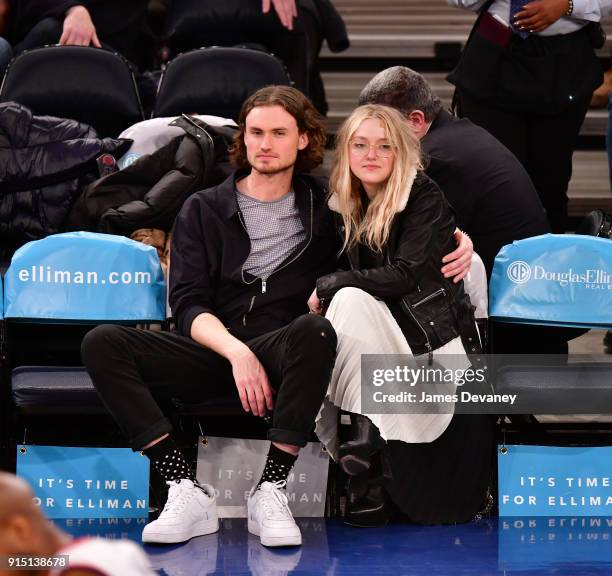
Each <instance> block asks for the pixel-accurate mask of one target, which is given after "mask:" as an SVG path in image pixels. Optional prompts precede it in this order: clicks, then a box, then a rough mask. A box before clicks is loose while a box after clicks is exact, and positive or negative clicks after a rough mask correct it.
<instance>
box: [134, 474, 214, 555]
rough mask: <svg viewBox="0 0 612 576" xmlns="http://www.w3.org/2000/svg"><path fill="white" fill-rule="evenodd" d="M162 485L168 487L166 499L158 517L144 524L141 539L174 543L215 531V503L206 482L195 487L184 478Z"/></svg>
mask: <svg viewBox="0 0 612 576" xmlns="http://www.w3.org/2000/svg"><path fill="white" fill-rule="evenodd" d="M166 484H168V486H170V490H169V491H168V501H167V502H166V505H165V506H164V509H163V510H162V513H161V514H160V515H159V518H158V519H157V520H154V521H153V522H150V523H149V524H147V525H146V526H145V527H144V530H143V531H142V541H143V542H148V543H155V544H175V543H177V542H185V541H186V540H189V539H190V538H194V537H195V536H204V535H205V534H212V533H213V532H217V530H219V518H218V516H217V502H216V500H215V492H214V489H213V487H212V486H211V485H210V484H203V485H202V486H199V485H195V484H194V483H193V482H192V481H191V480H188V479H186V478H183V479H182V480H173V481H172V482H166Z"/></svg>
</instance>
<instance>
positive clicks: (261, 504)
mask: <svg viewBox="0 0 612 576" xmlns="http://www.w3.org/2000/svg"><path fill="white" fill-rule="evenodd" d="M286 485H287V482H285V481H284V480H279V481H278V482H264V483H262V485H261V486H260V487H259V488H253V489H252V490H251V493H250V494H249V500H248V502H247V511H248V516H249V522H248V528H249V532H250V533H251V534H255V536H259V539H260V541H261V543H262V544H263V545H264V546H300V545H301V544H302V533H301V532H300V529H299V527H298V525H297V524H296V523H295V520H294V519H293V515H292V514H291V510H289V504H288V500H287V495H286V494H285V491H284V490H283V488H284V487H285V486H286Z"/></svg>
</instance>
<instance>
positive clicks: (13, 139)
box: [0, 102, 131, 256]
mask: <svg viewBox="0 0 612 576" xmlns="http://www.w3.org/2000/svg"><path fill="white" fill-rule="evenodd" d="M130 142H131V141H129V140H113V139H111V138H104V139H100V138H98V136H97V134H96V132H95V130H94V129H93V128H91V127H90V126H87V125H86V124H80V123H79V122H76V121H74V120H66V119H62V118H55V117H52V116H33V115H32V112H31V111H30V110H29V109H28V108H26V107H25V106H22V105H21V104H17V103H16V102H4V103H2V104H0V246H2V247H3V248H4V249H6V250H7V252H8V255H10V253H11V252H12V251H14V250H15V249H16V248H17V247H19V246H21V245H22V244H25V243H26V242H28V241H30V240H37V239H40V238H43V237H45V236H47V235H49V234H55V233H57V232H59V231H60V230H61V227H62V225H63V223H64V220H65V218H66V216H67V215H68V212H69V211H70V208H71V207H72V204H73V203H74V201H75V199H76V198H77V196H78V195H79V194H80V192H81V190H82V189H83V186H84V185H85V184H87V183H88V182H91V181H92V180H93V179H94V178H95V175H96V172H97V166H96V158H97V157H98V156H100V155H101V154H103V153H110V154H114V155H117V156H120V155H121V154H122V153H123V152H124V150H125V149H127V148H128V147H129V145H130ZM5 256H7V255H6V254H5Z"/></svg>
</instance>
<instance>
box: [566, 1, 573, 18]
mask: <svg viewBox="0 0 612 576" xmlns="http://www.w3.org/2000/svg"><path fill="white" fill-rule="evenodd" d="M573 11H574V0H567V12H566V13H565V15H566V16H571V15H572V12H573Z"/></svg>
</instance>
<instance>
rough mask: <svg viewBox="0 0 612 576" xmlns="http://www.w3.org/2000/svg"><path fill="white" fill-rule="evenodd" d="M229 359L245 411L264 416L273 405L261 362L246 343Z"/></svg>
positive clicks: (270, 390)
mask: <svg viewBox="0 0 612 576" xmlns="http://www.w3.org/2000/svg"><path fill="white" fill-rule="evenodd" d="M229 360H230V362H231V364H232V374H233V375H234V381H235V382H236V388H238V396H240V402H242V407H243V408H244V410H245V412H252V413H253V414H254V415H255V416H265V415H266V412H267V411H268V410H272V408H273V407H274V392H273V390H272V387H271V386H270V382H269V381H268V376H267V374H266V371H265V370H264V367H263V366H262V365H261V362H260V361H259V360H258V359H257V356H255V354H253V352H252V351H251V350H250V349H249V348H248V346H246V345H245V346H244V347H242V348H240V349H239V350H238V351H237V352H236V353H234V354H233V355H232V357H231V358H230V359H229Z"/></svg>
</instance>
